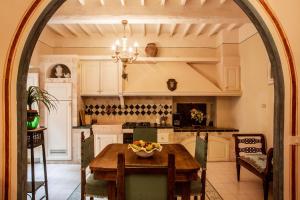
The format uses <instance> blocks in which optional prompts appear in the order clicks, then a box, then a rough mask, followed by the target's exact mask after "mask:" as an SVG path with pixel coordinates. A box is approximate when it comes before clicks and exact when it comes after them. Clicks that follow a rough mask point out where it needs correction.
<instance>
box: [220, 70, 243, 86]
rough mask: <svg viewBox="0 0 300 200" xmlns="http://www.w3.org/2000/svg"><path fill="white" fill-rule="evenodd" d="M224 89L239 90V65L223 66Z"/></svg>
mask: <svg viewBox="0 0 300 200" xmlns="http://www.w3.org/2000/svg"><path fill="white" fill-rule="evenodd" d="M224 90H225V91H239V90H241V87H240V67H239V66H232V67H229V66H228V67H227V66H225V67H224Z"/></svg>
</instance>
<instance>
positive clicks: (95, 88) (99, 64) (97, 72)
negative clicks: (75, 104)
mask: <svg viewBox="0 0 300 200" xmlns="http://www.w3.org/2000/svg"><path fill="white" fill-rule="evenodd" d="M80 67H81V95H82V96H116V95H118V93H119V69H118V68H119V67H118V64H117V63H113V62H112V61H81V64H80Z"/></svg>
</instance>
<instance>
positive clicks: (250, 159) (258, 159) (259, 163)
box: [240, 154, 267, 173]
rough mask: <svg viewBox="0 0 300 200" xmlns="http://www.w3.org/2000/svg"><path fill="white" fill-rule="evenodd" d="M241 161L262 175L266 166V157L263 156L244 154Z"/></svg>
mask: <svg viewBox="0 0 300 200" xmlns="http://www.w3.org/2000/svg"><path fill="white" fill-rule="evenodd" d="M240 159H241V160H243V161H245V162H247V163H249V164H250V165H252V166H253V167H254V168H255V169H256V170H257V171H258V172H260V173H263V172H264V170H265V169H266V165H267V155H264V154H245V155H243V156H241V157H240Z"/></svg>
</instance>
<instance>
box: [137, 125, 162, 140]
mask: <svg viewBox="0 0 300 200" xmlns="http://www.w3.org/2000/svg"><path fill="white" fill-rule="evenodd" d="M136 140H144V141H149V142H157V128H149V127H145V128H134V130H133V141H136Z"/></svg>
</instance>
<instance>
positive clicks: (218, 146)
mask: <svg viewBox="0 0 300 200" xmlns="http://www.w3.org/2000/svg"><path fill="white" fill-rule="evenodd" d="M228 134H230V135H231V133H224V134H223V133H208V147H207V160H208V161H230V160H231V157H230V148H232V147H231V145H230V139H228V137H227V136H225V135H228ZM185 135H186V137H185V139H184V140H182V141H180V143H181V144H182V145H183V146H184V147H185V148H186V149H187V150H188V152H189V153H190V154H191V155H193V156H194V155H195V144H196V133H195V134H191V133H190V134H189V136H188V135H187V134H185ZM201 135H203V134H201ZM223 135H224V136H223ZM229 138H230V137H229Z"/></svg>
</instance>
